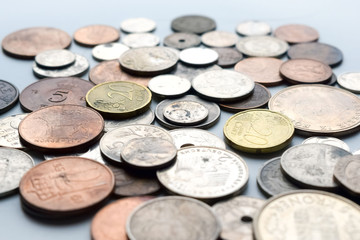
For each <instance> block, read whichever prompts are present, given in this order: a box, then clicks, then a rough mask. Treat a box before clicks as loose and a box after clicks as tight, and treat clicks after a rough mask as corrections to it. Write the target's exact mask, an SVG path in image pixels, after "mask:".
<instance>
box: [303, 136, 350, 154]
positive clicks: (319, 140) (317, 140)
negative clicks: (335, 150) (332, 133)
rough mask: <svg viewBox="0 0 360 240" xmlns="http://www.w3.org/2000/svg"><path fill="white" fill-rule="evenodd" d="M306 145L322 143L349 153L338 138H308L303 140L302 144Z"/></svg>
mask: <svg viewBox="0 0 360 240" xmlns="http://www.w3.org/2000/svg"><path fill="white" fill-rule="evenodd" d="M306 143H323V144H329V145H332V146H335V147H339V148H342V149H344V150H345V151H348V152H350V147H349V146H348V145H347V144H346V143H345V142H344V141H342V140H340V139H338V138H333V137H324V136H318V137H309V138H307V139H305V140H304V141H303V142H302V144H306Z"/></svg>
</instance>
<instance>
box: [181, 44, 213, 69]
mask: <svg viewBox="0 0 360 240" xmlns="http://www.w3.org/2000/svg"><path fill="white" fill-rule="evenodd" d="M218 58H219V55H218V53H217V52H215V51H214V50H212V49H210V48H200V47H195V48H187V49H184V50H182V51H181V52H180V60H181V61H182V62H184V63H186V64H190V65H196V66H197V65H209V64H212V63H215V62H216V61H217V60H218Z"/></svg>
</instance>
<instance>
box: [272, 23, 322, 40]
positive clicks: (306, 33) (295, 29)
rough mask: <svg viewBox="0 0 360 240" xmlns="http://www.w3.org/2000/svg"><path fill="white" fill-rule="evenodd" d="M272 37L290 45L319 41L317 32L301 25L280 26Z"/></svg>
mask: <svg viewBox="0 0 360 240" xmlns="http://www.w3.org/2000/svg"><path fill="white" fill-rule="evenodd" d="M274 36H275V37H277V38H279V39H282V40H284V41H286V42H288V43H291V44H294V43H306V42H314V41H317V40H318V39H319V33H318V31H316V30H315V29H314V28H312V27H310V26H307V25H303V24H287V25H282V26H280V27H278V28H277V29H275V31H274Z"/></svg>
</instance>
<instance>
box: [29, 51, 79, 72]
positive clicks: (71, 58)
mask: <svg viewBox="0 0 360 240" xmlns="http://www.w3.org/2000/svg"><path fill="white" fill-rule="evenodd" d="M75 57H76V56H75V54H74V53H72V52H70V51H69V50H65V49H55V50H46V51H44V52H41V53H38V54H37V55H36V56H35V62H36V64H37V65H39V66H40V67H44V68H62V67H66V66H69V65H71V64H73V63H74V62H75Z"/></svg>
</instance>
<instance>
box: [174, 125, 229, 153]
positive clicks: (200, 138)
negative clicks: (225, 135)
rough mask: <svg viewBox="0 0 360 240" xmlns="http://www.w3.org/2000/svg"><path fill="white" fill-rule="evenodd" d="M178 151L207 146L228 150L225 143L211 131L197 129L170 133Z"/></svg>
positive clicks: (185, 129)
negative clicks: (185, 148)
mask: <svg viewBox="0 0 360 240" xmlns="http://www.w3.org/2000/svg"><path fill="white" fill-rule="evenodd" d="M169 133H170V135H171V136H172V138H173V139H174V143H175V146H176V148H177V149H180V148H183V147H193V146H197V147H199V146H205V147H216V148H223V149H226V145H225V142H224V141H223V140H222V139H221V138H219V137H218V136H216V135H215V134H212V133H211V132H209V131H205V130H201V129H196V128H180V129H175V130H171V131H169Z"/></svg>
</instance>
